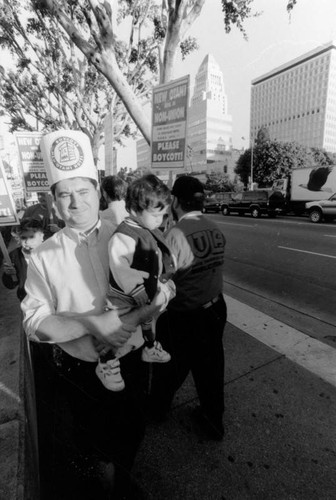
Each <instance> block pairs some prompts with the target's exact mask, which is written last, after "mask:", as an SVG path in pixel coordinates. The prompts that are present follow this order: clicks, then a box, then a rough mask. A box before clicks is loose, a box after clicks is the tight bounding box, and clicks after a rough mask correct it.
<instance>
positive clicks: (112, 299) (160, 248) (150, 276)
mask: <svg viewBox="0 0 336 500" xmlns="http://www.w3.org/2000/svg"><path fill="white" fill-rule="evenodd" d="M169 202H170V192H169V189H168V188H167V186H166V185H165V184H164V183H163V182H162V181H161V180H160V179H159V178H158V177H156V176H155V175H152V174H148V175H145V176H143V177H141V178H139V179H136V180H135V181H133V182H132V183H131V184H130V186H129V187H128V189H127V194H126V210H127V211H128V213H129V216H128V217H127V218H126V219H125V220H124V221H123V222H121V224H119V226H118V227H117V229H116V231H115V232H114V234H113V236H112V238H111V239H110V242H109V263H110V284H109V292H108V296H107V309H117V310H119V314H120V316H122V315H123V314H126V313H127V312H129V311H130V310H131V309H133V308H135V307H138V306H143V305H144V304H146V303H149V302H150V301H151V300H152V299H153V297H154V295H155V294H156V292H157V290H158V289H160V290H161V291H162V292H163V293H164V294H165V296H166V305H167V303H168V302H169V300H171V299H172V298H173V297H174V296H175V285H174V283H173V281H172V280H171V279H170V278H171V276H172V275H173V272H174V269H175V267H174V263H173V257H172V255H171V252H170V250H169V247H168V245H167V243H166V241H165V239H164V237H163V234H162V232H161V231H160V229H159V227H160V226H161V225H162V221H163V217H164V215H165V214H166V212H167V210H168V207H169V204H170V203H169ZM153 323H154V319H153V318H151V319H150V320H148V321H147V322H146V323H143V324H142V325H141V328H140V330H139V328H138V330H137V331H136V332H135V334H133V336H132V338H131V339H130V340H129V341H128V342H127V343H126V344H125V346H123V348H121V349H119V350H117V351H115V352H113V351H112V350H111V348H110V347H109V348H108V350H107V352H105V351H103V352H101V353H100V360H99V363H98V365H97V368H96V373H97V375H98V377H99V378H100V380H101V381H102V383H103V384H104V386H105V387H107V388H108V389H110V390H112V391H121V390H123V389H124V387H125V383H124V380H123V378H122V375H121V373H120V363H119V360H118V358H120V357H121V356H123V355H125V354H127V352H129V351H130V350H132V348H133V346H135V345H141V343H143V341H144V347H143V350H142V360H143V361H145V362H148V363H152V362H154V363H167V362H168V361H170V354H169V353H168V352H166V351H165V350H164V349H163V348H162V346H161V344H160V343H159V342H158V341H156V340H155V328H154V326H153ZM132 344H133V345H132Z"/></svg>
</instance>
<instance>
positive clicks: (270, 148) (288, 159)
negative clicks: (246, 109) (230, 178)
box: [235, 141, 333, 187]
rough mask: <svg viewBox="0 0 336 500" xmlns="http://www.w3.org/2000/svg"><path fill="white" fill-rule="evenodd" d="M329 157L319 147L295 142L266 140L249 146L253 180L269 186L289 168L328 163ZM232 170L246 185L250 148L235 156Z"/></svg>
mask: <svg viewBox="0 0 336 500" xmlns="http://www.w3.org/2000/svg"><path fill="white" fill-rule="evenodd" d="M332 163H333V158H332V157H331V156H330V155H329V154H328V153H327V152H326V151H324V150H323V149H320V148H308V147H306V146H302V145H301V144H298V143H297V142H278V141H266V142H259V143H256V146H255V147H254V148H253V181H254V182H257V183H258V185H259V186H260V187H266V186H271V185H272V184H273V182H274V180H276V179H281V178H282V177H285V176H287V175H288V174H289V173H290V172H291V170H292V169H294V168H299V167H313V166H316V165H330V164H332ZM235 173H236V174H238V175H239V176H240V179H241V181H242V182H243V183H244V184H245V185H247V184H248V181H249V177H250V175H251V149H247V150H245V151H244V153H243V154H242V155H241V156H240V157H239V159H238V161H237V165H236V168H235Z"/></svg>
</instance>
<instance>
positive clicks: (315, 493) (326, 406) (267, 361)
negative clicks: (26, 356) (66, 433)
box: [0, 284, 336, 500]
mask: <svg viewBox="0 0 336 500" xmlns="http://www.w3.org/2000/svg"><path fill="white" fill-rule="evenodd" d="M226 299H227V302H228V311H229V321H228V323H227V325H226V328H225V333H224V348H225V356H226V371H225V403H226V410H225V437H224V439H223V441H220V442H217V441H209V440H208V439H207V438H206V436H204V435H202V433H201V430H200V429H199V428H198V427H197V425H196V424H195V423H194V422H193V420H192V419H191V413H192V410H193V409H194V408H195V407H196V406H197V404H198V399H197V395H196V392H195V389H194V385H193V382H192V379H191V378H189V379H187V381H186V383H185V384H184V386H183V387H182V388H181V390H180V391H179V392H178V394H177V395H176V398H175V400H174V404H173V408H172V411H171V414H170V415H169V418H168V420H167V421H165V422H164V423H162V424H154V423H150V424H149V425H148V428H147V433H146V437H145V439H144V441H143V444H142V446H141V449H140V452H139V454H138V456H137V459H136V463H135V466H134V470H133V473H134V478H135V479H136V481H137V482H138V484H139V485H140V486H141V487H142V489H143V491H144V493H145V498H146V499H147V500H244V499H256V500H278V499H279V500H315V499H316V500H317V499H318V500H335V499H336V418H335V417H336V398H335V396H336V392H335V391H336V377H334V372H333V371H332V370H333V367H332V365H331V363H330V359H334V358H333V354H334V352H336V350H332V351H331V352H329V351H328V353H327V354H326V353H325V352H324V351H323V349H322V354H321V352H320V351H317V352H318V354H317V356H318V357H319V361H320V365H321V366H322V369H320V370H319V371H317V370H316V369H315V368H314V367H313V368H312V366H311V365H310V364H308V365H307V364H305V363H302V362H301V361H300V359H302V358H306V357H307V355H306V353H305V354H304V355H303V356H301V358H300V356H292V357H291V356H290V355H289V354H290V353H291V352H292V351H293V349H294V347H295V349H296V350H300V346H299V344H300V343H302V342H303V344H304V349H307V339H306V341H305V339H303V338H302V337H300V335H299V334H300V332H297V331H294V330H291V331H289V333H288V332H287V340H286V342H285V344H286V347H285V348H281V347H279V345H282V344H281V342H279V343H278V344H276V343H275V344H274V343H273V340H271V342H269V344H270V345H267V337H268V335H267V332H272V331H274V330H275V329H277V331H278V330H279V329H280V331H281V324H280V322H276V323H274V322H273V321H272V318H270V317H266V316H265V315H263V314H260V312H259V311H255V310H253V309H252V308H247V307H246V306H245V304H243V303H241V302H239V301H237V300H235V299H231V297H229V296H226ZM0 300H1V304H2V305H3V307H2V310H1V323H0V324H1V331H0V345H1V347H2V349H3V348H5V349H7V350H10V349H12V346H13V345H15V342H16V340H15V339H14V337H16V335H18V333H19V332H16V333H15V332H13V331H12V333H11V335H12V336H13V341H14V340H15V342H14V344H13V342H10V339H9V338H8V335H9V332H10V329H8V328H7V327H6V325H7V319H6V318H8V322H9V323H11V324H13V318H16V319H17V318H18V315H19V303H18V301H17V299H16V295H15V291H9V290H7V289H5V288H4V287H3V286H2V284H1V285H0ZM283 329H284V330H286V325H283ZM249 331H250V332H251V333H252V335H251V334H250V333H249ZM258 331H259V332H260V333H262V336H261V337H258ZM265 332H266V334H265ZM292 335H299V336H298V337H295V342H294V344H291V342H289V341H288V336H289V337H291V336H292ZM258 338H262V341H260V340H258ZM265 339H266V340H265ZM308 344H309V339H308ZM328 347H329V346H328ZM313 348H314V349H315V348H316V345H314V346H313ZM330 349H333V348H332V347H330ZM5 354H6V353H4V352H2V353H1V356H2V358H3V356H5ZM310 356H312V352H311V351H310ZM330 356H331V357H330ZM326 360H327V361H326ZM328 360H329V361H328ZM318 364H319V363H317V365H318ZM315 365H316V363H315ZM315 365H313V366H315ZM6 366H7V365H5V364H3V365H2V368H0V394H1V392H3V391H7V393H8V391H12V388H14V389H13V391H15V390H16V389H15V387H16V386H15V384H14V385H13V387H11V384H10V382H8V374H7V373H6V372H5V367H6ZM11 366H12V365H11ZM327 374H329V375H327ZM14 378H15V377H14ZM5 382H6V383H5ZM6 384H7V386H8V385H9V386H10V387H9V388H8V387H7V386H6ZM6 387H7V389H6ZM13 391H12V392H13ZM7 393H6V394H7ZM14 396H15V395H14ZM1 401H3V398H2V395H1ZM1 406H3V405H2V403H1ZM6 408H7V406H6V405H5V407H3V408H2V411H1V413H0V415H1V420H0V451H1V454H2V457H1V462H2V465H1V477H0V498H1V500H11V499H14V498H18V497H17V496H10V495H9V496H6V497H5V496H2V495H1V492H4V491H7V492H9V491H15V488H14V487H13V485H12V486H11V489H9V488H5V486H6V485H4V481H7V482H8V481H9V480H10V482H11V483H13V481H14V479H13V474H14V475H15V474H16V472H15V471H16V470H19V468H17V467H15V464H13V461H15V456H16V455H15V449H14V448H12V449H10V450H9V449H8V446H7V447H5V448H4V447H1V443H3V442H4V441H5V438H6V440H7V441H8V432H11V426H10V425H9V424H11V421H13V420H14V418H15V415H13V414H12V413H10V414H7V415H6V411H7V410H6ZM8 408H9V407H8ZM10 411H12V410H10V408H9V409H8V412H10ZM13 430H14V428H13ZM9 455H10V456H9ZM16 458H17V459H18V457H16ZM7 486H8V484H7ZM13 495H14V494H13ZM33 500H36V499H33ZM60 500H61V499H60ZM75 500H76V499H75ZM97 500H99V499H97Z"/></svg>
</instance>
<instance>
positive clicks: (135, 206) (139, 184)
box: [125, 174, 170, 213]
mask: <svg viewBox="0 0 336 500" xmlns="http://www.w3.org/2000/svg"><path fill="white" fill-rule="evenodd" d="M125 201H126V210H128V212H131V211H134V212H136V213H139V212H140V213H141V212H143V211H144V210H147V209H148V208H160V209H163V208H165V207H166V206H167V205H169V203H170V191H169V189H168V187H167V186H166V185H165V184H164V183H163V182H162V181H161V180H160V179H159V178H158V177H156V175H153V174H147V175H144V176H142V177H140V178H139V179H136V180H135V181H133V182H132V183H131V184H130V185H129V186H128V189H127V193H126V200H125Z"/></svg>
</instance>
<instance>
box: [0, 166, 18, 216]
mask: <svg viewBox="0 0 336 500" xmlns="http://www.w3.org/2000/svg"><path fill="white" fill-rule="evenodd" d="M18 223H19V220H18V217H17V215H16V210H15V204H14V201H13V197H12V193H11V190H10V186H9V182H8V181H7V177H6V172H5V169H4V166H3V163H2V160H1V158H0V226H14V225H15V224H18Z"/></svg>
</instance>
